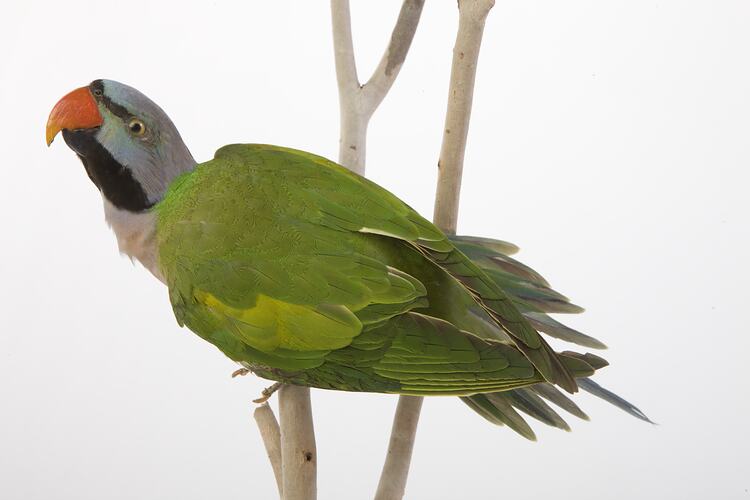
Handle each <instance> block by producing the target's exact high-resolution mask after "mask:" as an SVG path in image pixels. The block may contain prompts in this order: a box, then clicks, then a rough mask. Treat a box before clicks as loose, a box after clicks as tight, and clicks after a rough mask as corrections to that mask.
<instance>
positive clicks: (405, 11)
mask: <svg viewBox="0 0 750 500" xmlns="http://www.w3.org/2000/svg"><path fill="white" fill-rule="evenodd" d="M423 7H424V0H404V2H403V4H402V5H401V11H400V12H399V15H398V20H397V21H396V25H395V26H394V28H393V33H391V40H390V42H389V43H388V47H387V48H386V50H385V52H384V53H383V57H382V58H381V59H380V63H379V64H378V66H377V68H375V71H374V72H373V74H372V76H371V77H370V79H369V80H368V81H367V83H365V84H364V85H360V83H359V78H358V76H357V64H356V62H355V58H354V46H353V42H352V28H351V14H350V10H349V0H331V19H332V21H333V45H334V56H335V60H336V78H337V81H338V88H339V104H340V105H339V109H340V113H341V137H340V140H339V163H341V164H342V165H344V166H345V167H348V168H349V169H351V170H353V171H354V172H356V173H358V174H360V175H364V173H365V157H366V156H365V155H366V150H365V148H366V143H367V138H366V134H367V124H368V122H369V121H370V117H371V116H372V114H373V113H374V112H375V110H376V109H377V108H378V106H379V105H380V103H381V102H382V101H383V98H384V97H385V95H386V94H387V93H388V91H389V90H390V88H391V86H392V85H393V82H394V81H395V80H396V77H397V76H398V73H399V71H400V70H401V66H402V65H403V63H404V59H405V58H406V54H407V52H408V51H409V47H410V46H411V42H412V40H413V39H414V33H415V31H416V29H417V25H418V24H419V18H420V16H421V14H422V8H423Z"/></svg>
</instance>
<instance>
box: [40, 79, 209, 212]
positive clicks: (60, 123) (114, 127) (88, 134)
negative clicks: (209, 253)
mask: <svg viewBox="0 0 750 500" xmlns="http://www.w3.org/2000/svg"><path fill="white" fill-rule="evenodd" d="M84 89H85V90H84ZM86 91H88V92H86ZM76 93H77V94H76ZM74 94H76V95H75V96H74ZM89 95H90V98H91V99H92V100H93V102H92V101H89ZM69 96H73V97H69ZM66 100H67V101H66ZM71 108H72V111H71ZM76 108H77V109H76ZM96 111H98V113H99V115H100V119H99V120H97V119H95V113H96ZM92 114H93V118H92ZM77 123H79V124H80V123H84V124H85V126H79V125H77ZM92 125H93V126H92ZM47 127H48V128H47V135H48V142H51V138H50V137H52V138H54V135H55V134H56V133H57V131H59V130H62V133H63V137H64V139H65V142H66V143H67V145H68V146H69V147H70V148H71V149H72V150H73V151H75V153H76V154H77V155H78V157H79V158H80V159H81V161H82V162H83V165H84V167H85V168H86V172H87V174H88V176H89V178H90V179H91V180H92V181H93V182H94V184H95V185H96V186H97V188H99V190H100V191H101V193H102V195H103V197H104V198H105V199H106V200H107V201H109V202H110V203H111V204H112V205H114V206H115V207H117V208H118V209H121V210H126V211H129V212H144V211H147V210H148V209H150V208H151V207H153V206H154V205H155V204H156V203H158V202H159V201H160V200H161V199H162V198H163V196H164V193H165V192H166V191H167V188H168V187H169V185H170V184H171V183H172V181H174V179H175V178H176V177H178V176H179V175H180V174H182V173H184V172H187V171H190V170H192V169H193V168H194V167H195V165H196V162H195V160H194V159H193V156H192V155H191V154H190V151H189V150H188V148H187V146H186V145H185V143H184V142H183V140H182V138H181V137H180V133H179V132H178V131H177V128H176V127H175V126H174V124H173V123H172V120H170V119H169V117H168V116H167V114H166V113H165V112H164V111H163V110H162V109H161V108H160V107H159V106H158V105H157V104H156V103H154V102H153V101H152V100H151V99H149V98H148V97H146V96H145V95H144V94H142V93H141V92H140V91H138V90H136V89H134V88H133V87H130V86H128V85H125V84H122V83H119V82H116V81H113V80H95V81H93V82H92V83H91V84H90V85H88V87H83V88H81V89H77V90H76V91H73V92H71V93H70V94H68V96H65V97H64V98H63V99H61V101H60V102H59V103H58V105H57V106H55V109H53V111H52V114H51V115H50V121H49V122H48V126H47Z"/></svg>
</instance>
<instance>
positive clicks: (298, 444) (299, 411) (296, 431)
mask: <svg viewBox="0 0 750 500" xmlns="http://www.w3.org/2000/svg"><path fill="white" fill-rule="evenodd" d="M279 416H280V418H281V463H282V474H281V475H282V487H281V490H282V492H283V499H284V500H315V497H316V489H317V478H316V472H317V463H318V456H317V450H316V448H315V429H314V427H313V420H312V405H311V404H310V389H309V388H307V387H300V386H295V385H282V386H281V389H279Z"/></svg>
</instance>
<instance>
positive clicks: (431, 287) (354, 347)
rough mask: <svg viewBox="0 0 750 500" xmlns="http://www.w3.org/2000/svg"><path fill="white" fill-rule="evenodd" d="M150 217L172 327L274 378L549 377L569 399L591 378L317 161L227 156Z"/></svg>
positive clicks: (495, 294) (391, 386) (436, 247)
mask: <svg viewBox="0 0 750 500" xmlns="http://www.w3.org/2000/svg"><path fill="white" fill-rule="evenodd" d="M157 214H158V217H157V220H158V222H157V223H158V230H157V234H158V238H159V241H158V243H159V254H160V255H159V257H160V265H161V268H162V271H163V273H164V275H165V277H166V279H167V282H168V285H169V288H170V297H171V301H172V304H173V308H174V310H175V314H176V316H177V318H178V321H180V323H181V324H185V325H187V326H188V327H189V328H190V329H192V330H193V331H195V332H196V333H198V334H199V335H201V336H203V337H204V338H206V339H207V340H209V341H210V342H212V343H214V344H215V345H216V346H217V347H219V348H220V349H221V350H222V351H224V352H225V353H226V354H227V355H228V356H229V357H231V358H232V359H235V360H237V361H241V362H245V363H248V364H250V365H253V366H255V367H261V368H259V369H260V370H263V369H267V370H266V373H265V374H266V376H269V378H284V377H287V378H288V380H291V381H295V382H298V383H308V384H310V385H317V386H321V387H325V386H330V387H335V388H349V389H352V390H380V391H383V392H401V393H414V394H417V393H418V394H429V393H441V394H473V393H477V392H488V391H495V390H505V389H508V388H512V387H518V386H523V385H528V384H530V383H534V382H542V381H548V382H552V383H554V384H558V385H560V386H561V387H563V388H565V389H566V390H568V391H571V392H572V391H575V390H576V384H575V381H574V376H576V375H578V376H580V375H581V374H583V373H586V374H590V373H592V372H593V370H592V368H591V366H590V365H587V364H586V362H585V361H584V360H580V359H578V358H575V357H570V356H565V355H558V354H556V353H554V351H553V350H552V349H551V348H550V347H549V345H548V344H547V343H546V341H545V340H544V339H543V338H542V337H541V336H540V335H539V333H538V332H537V331H536V330H535V329H534V327H533V326H532V325H531V323H530V322H529V320H527V319H526V318H525V317H524V315H523V314H522V311H521V310H519V307H518V306H519V304H520V303H519V302H516V303H514V302H513V301H512V300H511V299H510V298H509V297H508V296H507V295H506V294H505V293H504V292H503V290H502V288H501V286H500V285H499V284H498V282H497V281H496V277H494V278H495V279H493V277H491V276H490V275H488V274H487V273H486V272H485V271H483V270H482V269H480V267H479V266H477V265H476V264H475V263H473V262H472V261H471V260H470V259H469V258H467V257H466V255H464V254H463V253H462V252H461V251H459V250H458V249H457V248H456V247H455V246H454V245H453V243H451V242H450V241H449V240H448V239H447V238H446V237H445V235H444V234H443V233H442V232H440V231H439V230H438V229H437V228H436V227H435V226H433V225H432V224H431V223H430V222H428V221H427V220H425V219H424V218H422V217H421V216H420V215H419V214H417V213H416V212H415V211H414V210H412V209H411V208H410V207H408V206H407V205H406V204H404V203H403V202H401V201H400V200H399V199H398V198H396V197H395V196H393V195H392V194H391V193H389V192H388V191H386V190H384V189H382V188H380V187H379V186H377V185H376V184H374V183H372V182H370V181H368V180H366V179H364V178H362V177H359V176H357V175H355V174H352V173H350V172H349V171H348V170H346V169H344V168H343V167H340V166H338V165H336V164H334V163H332V162H330V161H328V160H325V159H324V158H321V157H318V156H315V155H311V154H308V153H304V152H300V151H295V150H290V149H284V148H279V147H274V146H264V145H232V146H227V147H224V148H222V149H220V150H219V151H218V152H217V153H216V157H215V159H214V160H212V161H210V162H207V163H205V164H201V165H199V166H198V168H197V169H196V170H195V171H194V172H192V173H189V174H186V175H185V176H183V177H181V178H180V179H178V180H177V181H175V183H174V184H173V186H172V187H171V188H170V190H169V192H168V193H167V195H166V196H165V199H164V201H163V202H162V203H160V204H159V205H158V206H157ZM412 310H415V311H414V312H410V311H412ZM417 311H419V313H420V314H417ZM405 325H406V326H405ZM410 332H411V333H410ZM446 332H447V333H446ZM363 346H365V347H364V348H363ZM433 351H434V352H440V353H441V356H443V357H442V358H439V359H437V358H436V360H435V361H434V362H430V355H428V353H431V352H433ZM425 356H426V357H425ZM462 356H463V357H462ZM420 366H421V367H422V368H421V369H422V370H423V371H422V372H419V374H418V375H415V374H414V373H412V372H411V371H410V370H414V369H417V368H418V367H420ZM501 366H502V367H501ZM262 367H265V368H262ZM446 367H448V368H446ZM481 373H485V374H486V375H481ZM294 377H296V378H294ZM477 377H479V378H477Z"/></svg>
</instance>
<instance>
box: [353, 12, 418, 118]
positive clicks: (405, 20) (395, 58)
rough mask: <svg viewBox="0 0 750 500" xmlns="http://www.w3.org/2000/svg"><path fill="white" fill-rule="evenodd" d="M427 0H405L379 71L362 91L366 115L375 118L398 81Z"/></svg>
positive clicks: (377, 70)
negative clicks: (375, 113) (379, 107)
mask: <svg viewBox="0 0 750 500" xmlns="http://www.w3.org/2000/svg"><path fill="white" fill-rule="evenodd" d="M423 7H424V0H404V3H403V4H402V5H401V11H400V12H399V13H398V20H397V21H396V26H394V28H393V33H391V41H390V42H389V43H388V47H387V48H386V49H385V52H384V53H383V57H382V58H381V59H380V63H379V64H378V67H377V68H375V71H374V72H373V74H372V76H371V77H370V79H369V80H368V81H367V83H366V84H365V85H364V86H363V87H362V94H363V99H362V101H363V105H364V106H365V109H364V110H363V112H364V113H368V112H369V114H370V115H372V113H373V112H374V111H375V110H376V109H377V107H378V106H379V105H380V103H381V102H382V101H383V98H384V97H385V95H386V94H387V93H388V91H389V90H390V89H391V87H392V86H393V82H394V81H396V77H397V76H398V72H399V71H401V66H402V65H403V64H404V60H405V59H406V54H407V53H408V52H409V47H411V42H412V40H413V39H414V33H415V32H416V31H417V25H418V24H419V18H420V16H421V15H422V8H423Z"/></svg>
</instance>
